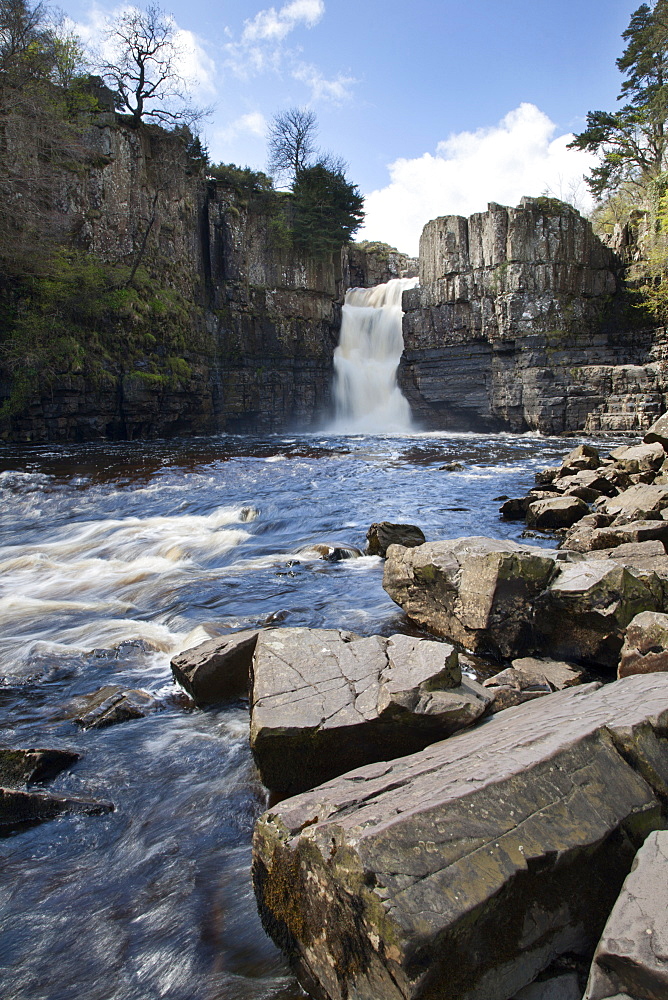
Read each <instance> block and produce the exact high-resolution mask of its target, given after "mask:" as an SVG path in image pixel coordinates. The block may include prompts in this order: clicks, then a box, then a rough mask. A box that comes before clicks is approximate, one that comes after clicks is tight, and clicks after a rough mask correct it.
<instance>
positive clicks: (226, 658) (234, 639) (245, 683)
mask: <svg viewBox="0 0 668 1000" xmlns="http://www.w3.org/2000/svg"><path fill="white" fill-rule="evenodd" d="M258 635H259V631H258V629H247V630H244V631H243V632H232V633H231V634H230V635H224V636H221V637H219V638H217V639H210V640H209V641H208V642H203V643H201V645H199V646H194V647H193V648H192V649H186V650H185V651H184V652H183V653H179V654H178V656H175V657H174V659H173V660H172V674H173V675H174V680H175V681H176V682H177V684H180V685H181V687H182V688H184V689H185V690H186V691H187V692H188V694H189V695H190V696H191V697H192V698H193V699H194V701H195V704H196V705H199V706H200V707H204V706H206V705H216V704H218V703H220V702H222V701H228V700H229V699H230V698H242V697H245V696H246V695H247V694H248V691H249V687H250V669H251V663H252V660H253V653H254V651H255V644H256V642H257V637H258Z"/></svg>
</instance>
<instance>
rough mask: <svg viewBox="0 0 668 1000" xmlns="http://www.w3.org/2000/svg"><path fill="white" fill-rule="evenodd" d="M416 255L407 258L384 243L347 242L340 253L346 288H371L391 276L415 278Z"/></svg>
mask: <svg viewBox="0 0 668 1000" xmlns="http://www.w3.org/2000/svg"><path fill="white" fill-rule="evenodd" d="M419 266H420V265H419V261H418V260H417V258H416V257H408V256H407V255H406V254H405V253H400V252H399V251H398V250H396V249H395V248H394V247H391V246H389V245H388V244H387V243H370V242H369V241H368V240H363V241H362V242H361V243H351V244H350V246H348V247H347V248H346V252H345V255H344V275H345V281H346V287H347V288H371V287H372V286H373V285H384V284H385V282H387V281H391V280H392V279H393V278H415V277H416V276H417V274H418V271H419Z"/></svg>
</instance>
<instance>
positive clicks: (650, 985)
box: [584, 830, 668, 1000]
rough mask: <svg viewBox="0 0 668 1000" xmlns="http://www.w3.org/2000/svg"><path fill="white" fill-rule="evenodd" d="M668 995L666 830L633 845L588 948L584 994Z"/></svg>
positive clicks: (589, 998)
mask: <svg viewBox="0 0 668 1000" xmlns="http://www.w3.org/2000/svg"><path fill="white" fill-rule="evenodd" d="M620 995H622V996H624V995H628V996H630V997H633V998H635V1000H665V998H666V997H668V833H667V832H666V831H663V830H662V831H661V832H658V831H657V832H654V833H650V835H649V836H648V838H647V840H646V841H645V843H644V844H643V846H642V847H641V848H640V850H639V851H638V853H637V855H636V857H635V860H634V862H633V867H632V868H631V872H630V873H629V875H628V876H627V878H626V881H625V882H624V885H623V887H622V891H621V892H620V894H619V899H618V900H617V902H616V903H615V905H614V907H613V909H612V913H611V914H610V917H609V919H608V922H607V923H606V925H605V929H604V931H603V934H602V936H601V940H600V941H599V944H598V947H597V948H596V952H595V954H594V961H593V962H592V967H591V973H590V975H589V982H588V983H587V989H586V991H585V997H584V1000H612V998H615V997H619V996H620Z"/></svg>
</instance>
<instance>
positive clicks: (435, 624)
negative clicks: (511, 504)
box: [383, 536, 555, 657]
mask: <svg viewBox="0 0 668 1000" xmlns="http://www.w3.org/2000/svg"><path fill="white" fill-rule="evenodd" d="M554 572H555V559H554V556H551V555H550V554H549V553H546V552H545V550H544V549H538V548H532V547H530V546H521V545H518V544H517V543H516V542H511V541H499V540H498V539H493V538H484V537H479V536H478V537H473V538H455V539H452V540H449V541H441V542H428V543H427V544H426V545H420V546H418V547H417V548H413V549H406V548H402V547H401V546H391V547H390V549H389V550H388V553H387V560H386V563H385V572H384V575H383V587H384V588H385V590H386V591H387V592H388V594H389V595H390V597H391V598H392V600H393V601H396V603H397V604H399V605H401V607H402V608H403V610H404V611H405V612H406V614H407V615H409V616H410V617H411V618H412V619H414V620H415V621H417V622H419V623H420V624H421V625H424V626H425V627H427V628H428V629H429V630H430V631H431V632H434V633H435V634H436V635H440V636H444V637H446V638H448V639H451V640H453V641H455V642H457V643H459V644H461V645H462V646H464V647H466V648H467V649H470V650H472V651H473V652H474V653H478V654H480V655H483V656H484V655H490V656H493V657H497V656H500V657H504V656H517V655H519V654H521V653H522V652H525V651H526V652H531V651H533V648H534V644H533V627H532V614H533V612H532V608H533V602H534V601H535V600H536V598H537V597H538V595H539V594H540V593H542V591H543V590H545V588H546V587H547V585H548V582H549V580H550V578H551V576H552V575H553V574H554Z"/></svg>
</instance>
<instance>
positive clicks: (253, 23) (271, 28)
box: [241, 0, 325, 42]
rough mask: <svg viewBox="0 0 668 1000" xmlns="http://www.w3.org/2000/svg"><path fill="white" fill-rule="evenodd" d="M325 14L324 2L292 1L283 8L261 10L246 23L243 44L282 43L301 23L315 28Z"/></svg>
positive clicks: (321, 0)
mask: <svg viewBox="0 0 668 1000" xmlns="http://www.w3.org/2000/svg"><path fill="white" fill-rule="evenodd" d="M324 13H325V4H324V0H292V3H287V4H285V6H283V7H281V9H280V10H279V11H277V10H276V8H275V7H268V8H267V9H266V10H260V11H258V13H257V14H256V15H255V17H254V18H249V20H247V21H245V22H244V30H243V34H242V36H241V40H242V42H257V41H264V40H267V41H279V42H280V41H282V40H283V39H284V38H285V36H286V35H288V34H289V33H290V32H291V31H292V30H293V29H294V28H296V27H297V26H298V25H299V24H300V23H303V24H305V25H306V27H307V28H313V27H314V26H315V25H316V24H317V23H318V21H319V20H320V18H321V17H322V16H323V14H324Z"/></svg>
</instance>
